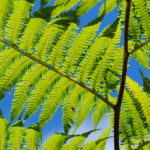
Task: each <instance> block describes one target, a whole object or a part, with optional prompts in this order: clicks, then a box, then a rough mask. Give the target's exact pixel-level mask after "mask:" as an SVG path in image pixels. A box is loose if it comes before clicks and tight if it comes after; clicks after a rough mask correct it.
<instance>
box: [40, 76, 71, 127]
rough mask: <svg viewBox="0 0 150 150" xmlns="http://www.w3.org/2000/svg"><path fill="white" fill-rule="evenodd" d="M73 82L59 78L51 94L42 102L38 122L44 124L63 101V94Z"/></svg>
mask: <svg viewBox="0 0 150 150" xmlns="http://www.w3.org/2000/svg"><path fill="white" fill-rule="evenodd" d="M73 85H74V84H73V83H72V82H70V81H68V80H67V79H65V78H61V79H60V80H59V82H57V84H56V85H55V86H54V88H53V90H52V91H51V94H50V95H49V96H48V97H47V100H46V101H45V102H44V104H43V108H42V112H41V114H40V122H41V123H42V124H45V123H46V122H47V121H48V120H49V119H51V118H52V117H53V115H54V113H55V111H56V110H57V108H58V107H59V106H60V104H61V103H62V101H63V97H64V95H65V94H66V93H67V91H68V90H69V88H71V87H72V86H73Z"/></svg>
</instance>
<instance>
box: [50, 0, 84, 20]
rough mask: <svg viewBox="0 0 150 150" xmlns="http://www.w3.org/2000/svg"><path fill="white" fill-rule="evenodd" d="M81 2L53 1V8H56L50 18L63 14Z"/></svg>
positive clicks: (77, 0)
mask: <svg viewBox="0 0 150 150" xmlns="http://www.w3.org/2000/svg"><path fill="white" fill-rule="evenodd" d="M80 1H81V0H63V1H62V0H56V1H55V5H54V6H58V7H56V8H55V9H54V10H53V11H52V16H51V17H52V18H54V17H56V16H58V15H60V14H61V13H62V12H65V11H67V10H69V9H70V8H72V7H73V6H75V5H76V4H77V3H79V2H80Z"/></svg>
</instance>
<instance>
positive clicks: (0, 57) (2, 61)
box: [0, 48, 20, 77]
mask: <svg viewBox="0 0 150 150" xmlns="http://www.w3.org/2000/svg"><path fill="white" fill-rule="evenodd" d="M19 55H20V54H19V53H18V52H16V51H14V49H12V48H9V49H6V48H5V50H4V51H2V52H1V53H0V77H2V76H3V75H4V74H5V71H6V69H7V68H8V67H9V66H10V64H11V63H12V62H13V61H14V60H15V59H16V58H17V57H18V56H19Z"/></svg>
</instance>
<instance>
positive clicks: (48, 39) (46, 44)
mask: <svg viewBox="0 0 150 150" xmlns="http://www.w3.org/2000/svg"><path fill="white" fill-rule="evenodd" d="M60 33H62V29H61V28H60V26H58V25H53V24H52V25H49V26H47V27H45V30H44V31H43V33H42V36H41V38H40V40H39V43H38V44H37V45H36V46H35V48H34V49H35V50H36V51H37V53H36V57H37V58H39V59H40V60H42V61H45V60H46V59H47V54H49V52H50V51H51V48H52V46H53V43H54V42H55V40H56V38H57V37H58V35H59V34H60Z"/></svg>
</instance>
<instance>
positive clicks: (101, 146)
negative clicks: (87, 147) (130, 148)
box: [95, 127, 112, 150]
mask: <svg viewBox="0 0 150 150" xmlns="http://www.w3.org/2000/svg"><path fill="white" fill-rule="evenodd" d="M111 128H112V127H108V128H107V129H106V130H105V131H104V132H103V133H102V135H101V136H100V137H99V138H98V140H101V139H105V140H102V141H100V142H99V143H98V144H97V146H96V148H95V150H105V147H106V142H107V137H108V136H109V134H110V131H111Z"/></svg>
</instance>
